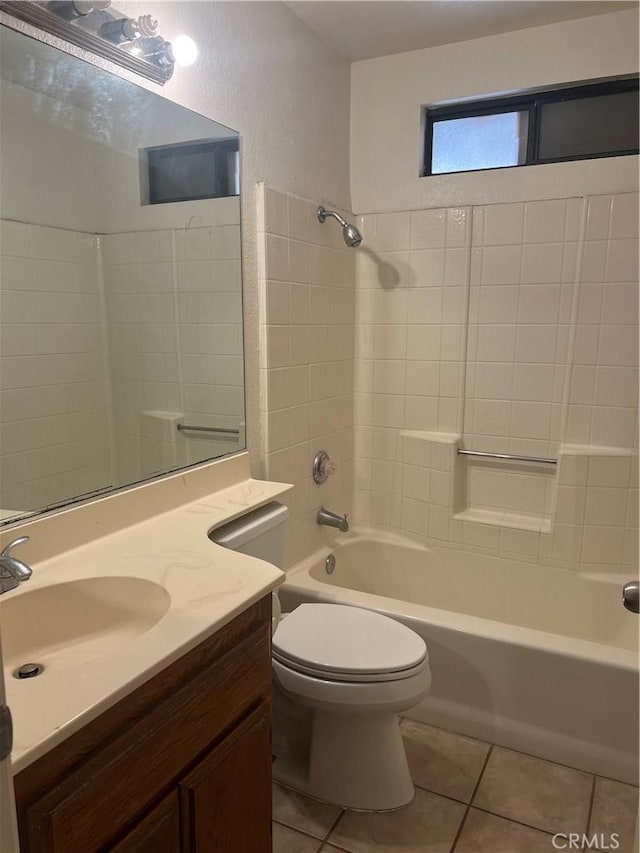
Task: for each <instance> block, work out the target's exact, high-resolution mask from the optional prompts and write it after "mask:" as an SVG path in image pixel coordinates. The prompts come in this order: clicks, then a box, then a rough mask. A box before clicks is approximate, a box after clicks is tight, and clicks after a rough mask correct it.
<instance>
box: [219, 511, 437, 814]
mask: <svg viewBox="0 0 640 853" xmlns="http://www.w3.org/2000/svg"><path fill="white" fill-rule="evenodd" d="M287 516H288V511H287V509H286V507H283V506H281V505H279V504H276V503H272V504H268V505H267V506H266V507H262V508H260V509H259V510H255V511H254V512H252V513H248V514H247V515H246V516H244V517H242V518H240V519H237V520H236V521H234V522H232V523H231V524H230V525H226V526H225V527H224V528H219V529H218V530H214V531H212V532H211V533H210V534H209V535H210V538H211V539H212V540H213V541H215V542H217V543H218V544H220V545H224V546H225V547H229V548H233V549H234V550H239V551H242V552H244V553H248V554H252V555H253V556H256V557H261V558H262V559H267V560H269V561H270V562H273V563H275V564H276V565H281V564H282V552H283V541H284V523H285V522H286V519H287ZM273 601H274V608H273V617H274V618H273V620H272V631H273V637H272V664H273V688H274V689H273V715H272V716H273V753H274V757H275V760H274V764H273V775H274V778H275V779H277V780H278V781H280V782H282V783H283V784H285V785H288V786H289V787H292V788H295V789H297V790H299V791H302V792H303V793H305V794H307V795H309V796H312V797H316V798H317V799H320V800H325V801H327V802H331V803H336V804H337V805H340V806H342V807H343V808H351V809H361V810H364V811H386V810H392V809H398V808H401V807H402V806H405V805H408V804H409V803H410V802H411V801H412V800H413V798H414V793H415V792H414V787H413V783H412V781H411V775H410V773H409V767H408V764H407V758H406V754H405V750H404V744H403V742H402V737H401V734H400V727H399V721H398V714H399V713H401V712H402V711H406V710H408V709H409V708H411V707H413V706H414V705H416V704H418V702H420V701H421V699H423V698H424V696H425V695H426V693H427V692H428V690H429V686H430V684H431V673H430V669H429V659H428V654H427V647H426V644H425V642H424V640H423V639H422V638H421V637H420V636H419V635H418V634H416V633H415V632H414V631H412V630H411V629H410V628H407V627H406V626H404V625H402V624H401V623H399V622H397V621H395V620H394V619H390V618H389V617H387V616H383V615H382V614H380V613H376V612H374V611H371V610H363V609H360V608H357V607H348V606H345V605H339V604H301V605H300V606H299V607H297V608H296V609H295V610H294V611H292V612H291V613H289V614H285V615H283V617H282V619H280V611H279V602H278V600H277V596H276V595H275V594H274V597H273Z"/></svg>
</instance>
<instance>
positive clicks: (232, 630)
mask: <svg viewBox="0 0 640 853" xmlns="http://www.w3.org/2000/svg"><path fill="white" fill-rule="evenodd" d="M270 636H271V601H270V597H267V598H265V599H263V600H262V601H260V602H258V603H257V604H255V605H253V606H252V607H250V608H249V609H247V610H246V611H244V612H243V613H241V614H240V615H239V616H237V617H236V618H235V619H234V620H233V621H232V622H231V623H230V624H228V625H227V626H226V627H224V628H222V629H220V630H219V631H217V632H216V633H215V634H213V635H212V636H211V637H209V638H207V639H206V640H205V641H204V642H202V643H201V644H200V645H199V646H198V647H197V648H195V649H194V650H192V651H191V652H189V653H187V654H186V655H184V656H183V657H182V658H180V659H178V660H176V661H175V662H174V663H172V664H171V665H170V666H168V667H167V668H166V669H164V670H162V671H161V672H159V673H157V674H156V675H154V676H153V677H152V678H151V679H150V680H149V681H147V682H146V683H145V684H143V685H141V686H140V687H138V688H137V689H136V690H135V691H134V692H132V693H131V694H129V696H127V697H125V698H123V699H122V700H120V701H119V702H118V703H117V704H116V705H114V706H113V707H112V708H110V709H108V710H107V711H105V712H104V713H103V714H102V715H101V716H99V717H98V718H97V719H95V720H93V721H92V722H90V723H88V724H87V725H86V726H85V727H84V728H82V729H80V730H79V731H78V732H77V733H75V734H74V735H72V736H70V737H69V738H68V739H67V740H65V741H63V742H62V743H61V744H59V745H58V746H57V747H55V748H54V749H52V750H51V751H50V752H49V753H47V754H46V755H44V756H43V757H42V758H40V759H38V760H37V761H35V762H34V763H33V764H31V765H29V766H28V767H27V768H25V769H24V770H23V771H22V772H21V773H19V774H18V775H17V776H16V779H15V784H16V800H17V806H18V822H19V830H20V842H21V850H22V853H92V851H96V853H97V851H114V853H218V852H219V853H268V851H270V850H271V735H270V692H271V649H270Z"/></svg>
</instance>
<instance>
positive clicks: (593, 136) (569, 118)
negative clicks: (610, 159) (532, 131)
mask: <svg viewBox="0 0 640 853" xmlns="http://www.w3.org/2000/svg"><path fill="white" fill-rule="evenodd" d="M539 134H540V140H539V148H538V158H539V159H540V160H560V159H564V158H566V157H589V156H593V155H598V154H608V153H609V152H616V151H628V150H633V149H634V148H637V147H638V93H637V92H634V91H631V92H619V93H617V94H612V95H601V96H599V97H595V98H574V99H572V100H569V101H559V102H557V103H549V104H544V103H543V104H541V105H540V129H539Z"/></svg>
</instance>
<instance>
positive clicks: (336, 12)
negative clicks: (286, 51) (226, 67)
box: [285, 0, 638, 61]
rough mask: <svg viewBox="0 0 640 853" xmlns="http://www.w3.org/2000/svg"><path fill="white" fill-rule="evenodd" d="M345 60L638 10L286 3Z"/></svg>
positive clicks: (498, 1) (511, 1)
mask: <svg viewBox="0 0 640 853" xmlns="http://www.w3.org/2000/svg"><path fill="white" fill-rule="evenodd" d="M285 3H286V5H287V6H288V7H289V8H290V9H291V11H292V12H294V13H295V14H296V15H297V16H298V17H299V18H301V19H302V20H303V21H304V23H305V24H307V26H309V27H310V28H311V29H312V30H313V31H314V32H315V33H316V34H317V35H318V36H320V38H321V39H322V40H323V41H325V42H326V43H327V44H329V45H330V46H331V47H332V48H333V49H334V50H335V51H336V52H337V53H338V54H340V55H341V56H343V57H344V58H345V59H349V60H351V61H356V60H359V59H371V58H373V57H375V56H387V55H388V54H391V53H404V52H405V51H408V50H421V49H422V48H425V47H435V46H436V45H439V44H450V43H452V42H457V41H467V40H469V39H474V38H481V37H482V36H489V35H494V34H496V33H506V32H511V31H513V30H523V29H527V28H528V27H537V26H541V25H543V24H553V23H557V22H558V21H568V20H572V19H574V18H588V17H590V16H592V15H602V14H605V13H608V12H620V11H623V10H626V9H633V8H636V9H637V8H638V3H637V2H615V1H614V0H605V2H596V0H587V2H578V0H568V2H565V1H564V0H540V1H539V0H537V1H536V2H533V0H417V2H407V0H393V2H387V0H368V1H367V0H360V2H352V0H285Z"/></svg>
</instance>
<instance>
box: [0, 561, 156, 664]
mask: <svg viewBox="0 0 640 853" xmlns="http://www.w3.org/2000/svg"><path fill="white" fill-rule="evenodd" d="M170 603H171V598H170V596H169V594H168V592H167V591H166V590H165V589H164V587H162V586H160V584H157V583H154V582H153V581H148V580H144V579H142V578H132V577H111V576H110V577H94V578H84V579H82V580H77V581H69V582H67V583H58V584H53V585H51V586H45V587H38V588H36V589H33V590H29V589H28V588H26V589H24V588H21V590H20V592H19V593H18V594H11V593H9V594H7V595H5V596H3V597H2V598H1V599H0V625H1V626H2V646H3V652H4V655H3V657H4V664H5V667H6V668H7V669H8V670H13V669H15V668H16V667H17V666H20V665H21V664H24V663H41V664H44V665H45V666H46V667H49V666H51V667H58V666H65V665H73V664H82V663H87V662H89V661H91V660H95V659H97V658H100V657H104V656H107V655H110V654H112V653H113V651H114V650H115V648H116V647H117V646H119V645H120V644H122V643H124V642H126V641H127V640H132V639H134V638H136V637H139V636H140V635H141V634H144V633H145V632H146V631H148V630H150V629H151V628H153V626H154V625H156V624H157V623H158V622H159V621H160V620H161V619H162V617H163V616H164V615H165V613H166V612H167V610H168V609H169V605H170Z"/></svg>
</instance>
